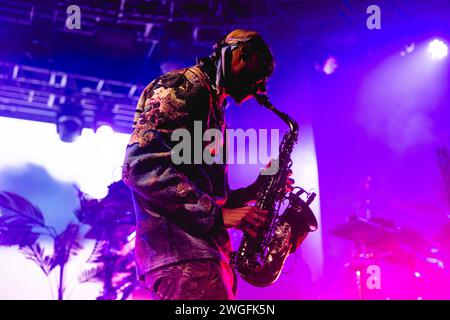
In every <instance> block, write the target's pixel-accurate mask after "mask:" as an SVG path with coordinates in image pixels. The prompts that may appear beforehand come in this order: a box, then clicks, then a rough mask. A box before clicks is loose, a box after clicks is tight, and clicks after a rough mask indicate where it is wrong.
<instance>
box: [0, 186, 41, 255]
mask: <svg viewBox="0 0 450 320" xmlns="http://www.w3.org/2000/svg"><path fill="white" fill-rule="evenodd" d="M38 227H40V228H47V227H46V225H45V222H44V216H43V214H42V212H41V211H40V210H39V208H37V207H35V206H34V205H33V204H32V203H31V202H29V201H28V200H26V199H25V198H23V197H21V196H19V195H17V194H15V193H12V192H0V245H4V246H13V245H19V246H21V247H23V246H31V245H32V244H33V243H34V242H36V240H37V238H38V237H39V235H40V233H39V232H36V230H34V231H33V229H36V228H38Z"/></svg>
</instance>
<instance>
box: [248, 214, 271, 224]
mask: <svg viewBox="0 0 450 320" xmlns="http://www.w3.org/2000/svg"><path fill="white" fill-rule="evenodd" d="M249 216H250V217H251V218H252V219H254V220H257V221H259V222H261V223H263V222H266V221H267V215H266V214H264V215H262V214H259V213H256V212H253V213H252V214H251V215H249Z"/></svg>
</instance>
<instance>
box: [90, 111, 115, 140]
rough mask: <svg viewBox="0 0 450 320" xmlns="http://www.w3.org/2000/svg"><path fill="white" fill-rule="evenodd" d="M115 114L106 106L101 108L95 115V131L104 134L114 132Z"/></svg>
mask: <svg viewBox="0 0 450 320" xmlns="http://www.w3.org/2000/svg"><path fill="white" fill-rule="evenodd" d="M113 118H114V114H113V112H112V110H111V108H108V106H106V105H102V106H101V107H99V108H98V109H97V111H96V113H95V117H94V123H93V127H94V128H93V129H94V132H95V133H99V134H104V133H107V132H113V129H112V128H113V124H114V120H113Z"/></svg>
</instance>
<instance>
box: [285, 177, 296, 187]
mask: <svg viewBox="0 0 450 320" xmlns="http://www.w3.org/2000/svg"><path fill="white" fill-rule="evenodd" d="M286 183H287V184H288V185H293V184H294V183H295V180H294V179H292V178H288V179H287V181H286Z"/></svg>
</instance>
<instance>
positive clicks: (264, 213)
mask: <svg viewBox="0 0 450 320" xmlns="http://www.w3.org/2000/svg"><path fill="white" fill-rule="evenodd" d="M252 212H254V213H256V214H260V215H265V216H266V215H267V214H268V213H269V210H265V209H259V208H257V207H252Z"/></svg>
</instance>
